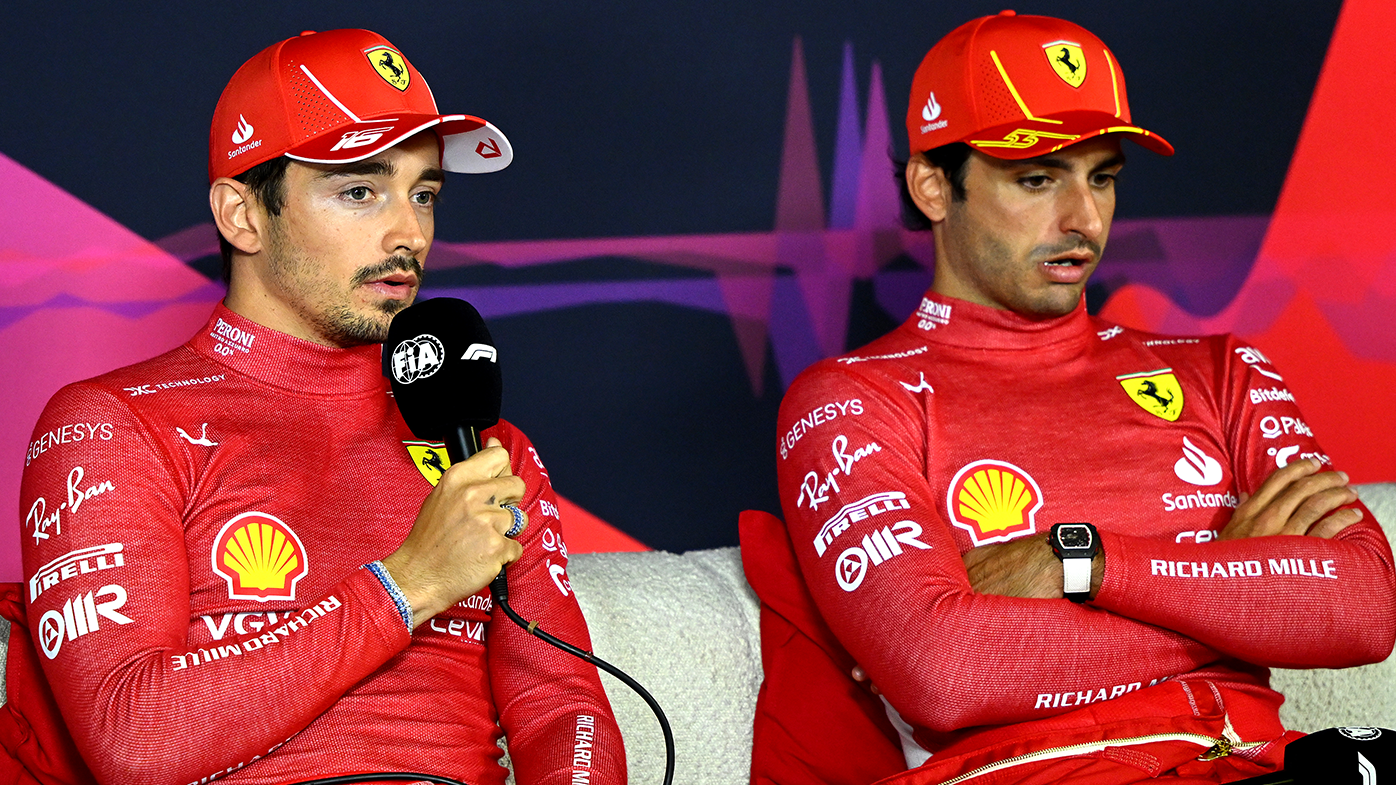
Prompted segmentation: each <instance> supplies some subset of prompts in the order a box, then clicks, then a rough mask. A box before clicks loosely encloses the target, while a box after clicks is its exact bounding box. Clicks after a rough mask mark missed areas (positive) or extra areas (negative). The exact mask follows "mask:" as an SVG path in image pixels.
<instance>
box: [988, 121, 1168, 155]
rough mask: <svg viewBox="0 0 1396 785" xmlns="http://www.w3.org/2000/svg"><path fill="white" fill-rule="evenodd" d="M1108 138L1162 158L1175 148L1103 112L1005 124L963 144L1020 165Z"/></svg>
mask: <svg viewBox="0 0 1396 785" xmlns="http://www.w3.org/2000/svg"><path fill="white" fill-rule="evenodd" d="M1105 134H1120V135H1122V136H1123V137H1124V138H1126V139H1129V140H1131V141H1133V142H1135V143H1137V144H1139V145H1140V146H1141V147H1144V148H1145V149H1147V150H1152V151H1153V152H1156V153H1158V154H1159V155H1172V154H1173V145H1171V144H1169V143H1168V141H1167V140H1165V139H1164V138H1163V137H1161V136H1159V135H1158V134H1156V133H1153V132H1152V131H1147V130H1145V129H1143V128H1140V127H1139V126H1137V125H1130V124H1129V123H1123V122H1121V121H1120V118H1118V117H1115V116H1114V115H1110V114H1104V113H1101V112H1064V113H1062V114H1059V115H1053V116H1050V117H1045V118H1035V119H1034V120H1020V121H1017V122H1013V123H1005V124H1003V125H999V126H995V127H993V128H989V129H986V130H984V131H980V132H978V133H975V134H971V135H970V136H969V137H968V138H965V139H963V140H962V141H964V142H965V143H967V144H968V145H969V146H970V147H971V148H973V149H975V150H978V151H979V152H981V153H984V154H985V155H990V156H993V157H994V158H1002V159H1005V160H1010V161H1018V160H1022V159H1024V158H1036V157H1038V156H1040V155H1047V154H1048V153H1053V152H1056V151H1057V150H1060V149H1062V148H1064V147H1069V146H1071V145H1074V144H1079V143H1081V142H1084V141H1086V140H1087V139H1093V138H1095V137H1097V136H1104V135H1105Z"/></svg>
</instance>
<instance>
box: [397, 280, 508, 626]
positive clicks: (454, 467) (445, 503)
mask: <svg viewBox="0 0 1396 785" xmlns="http://www.w3.org/2000/svg"><path fill="white" fill-rule="evenodd" d="M383 373H384V375H385V376H387V377H388V379H389V380H390V381H391V383H392V386H393V396H394V398H395V399H396V401H397V405H398V410H399V411H400V412H401V413H402V418H403V420H405V421H406V422H407V426H408V427H409V428H411V429H412V433H413V434H414V435H415V436H417V437H418V438H420V439H425V440H428V441H443V442H445V443H446V451H447V454H448V455H449V456H450V459H451V466H450V467H448V468H447V469H446V471H445V473H444V474H442V476H441V479H440V481H439V482H438V483H437V485H436V487H435V488H434V489H432V492H431V493H430V494H429V495H428V496H427V498H426V501H425V502H423V503H422V508H421V511H420V512H419V513H418V515H417V520H416V521H415V522H414V523H413V525H412V531H411V533H409V534H408V536H407V539H406V540H405V541H404V542H403V544H402V546H401V547H399V548H398V550H397V551H395V552H394V553H393V554H392V555H390V556H388V557H387V558H385V559H383V565H384V566H385V567H386V568H387V569H388V572H389V573H390V574H391V575H392V577H393V579H394V580H395V581H396V582H397V584H398V586H399V588H401V589H402V592H403V594H404V595H405V596H406V597H407V600H408V602H409V603H410V604H411V606H412V611H413V621H414V623H415V624H417V625H421V623H422V622H424V621H426V620H427V619H429V618H431V617H432V616H434V615H435V614H437V613H440V612H441V611H443V610H445V609H446V608H449V607H450V606H451V605H452V604H454V603H455V602H457V601H459V600H460V599H462V598H464V597H467V596H469V595H471V594H474V593H475V592H477V591H479V590H480V589H481V588H483V587H484V586H485V585H486V584H489V583H490V582H491V581H492V580H493V579H495V577H496V576H497V575H499V574H500V573H501V572H502V570H503V567H504V565H505V564H509V563H510V562H513V561H515V560H517V559H518V558H519V556H520V555H521V554H522V552H523V551H522V547H521V546H520V545H519V544H518V543H517V542H514V540H512V539H510V537H512V536H517V535H518V533H519V532H520V531H522V527H523V526H524V525H527V520H528V519H527V515H526V514H525V513H524V512H523V511H521V510H519V509H518V507H517V506H516V505H517V504H518V503H519V502H520V501H521V500H522V499H523V496H524V492H525V488H524V483H523V480H521V479H519V478H517V477H515V476H514V474H513V472H512V471H511V469H510V463H509V454H508V453H507V452H506V451H505V450H504V448H503V447H502V446H501V445H500V443H499V440H497V439H490V440H489V443H488V444H486V445H485V447H484V449H481V448H480V447H481V445H480V436H479V435H480V432H481V431H483V430H484V429H486V428H489V427H491V426H493V425H494V424H496V423H497V422H499V405H500V399H501V395H502V387H503V385H502V382H501V376H500V373H499V364H498V362H497V358H496V351H495V348H494V340H493V338H491V337H490V333H489V329H488V328H487V327H486V326H485V322H484V320H483V319H482V318H480V314H479V312H477V311H476V310H475V309H474V308H473V307H471V305H470V304H469V303H467V302H465V301H463V300H455V299H449V298H437V299H433V300H425V301H423V302H420V303H417V304H416V305H413V306H411V307H409V308H407V309H405V310H403V311H402V312H400V313H399V314H398V315H397V316H395V317H394V318H393V323H392V326H391V327H390V328H389V330H388V340H387V342H386V343H384V345H383ZM505 505H509V506H507V507H506V506H505ZM506 535H508V536H506Z"/></svg>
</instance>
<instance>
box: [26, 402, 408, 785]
mask: <svg viewBox="0 0 1396 785" xmlns="http://www.w3.org/2000/svg"><path fill="white" fill-rule="evenodd" d="M74 423H89V424H90V423H102V424H103V426H105V427H103V426H98V427H97V428H95V429H93V428H88V427H87V426H74V425H73V424H74ZM72 427H85V428H87V430H88V433H87V438H83V439H82V440H81V441H74V442H73V443H71V444H64V445H63V446H62V447H61V449H55V450H51V451H50V452H49V454H45V455H38V456H32V455H31V456H30V461H29V463H28V465H27V466H26V468H25V472H24V478H23V481H22V483H21V491H20V518H21V522H22V532H21V537H22V541H23V560H24V573H25V576H26V579H27V580H28V582H27V585H26V596H27V599H28V602H29V618H30V619H33V620H36V622H37V623H36V625H35V629H36V631H37V632H36V637H37V639H38V641H39V649H40V654H41V657H40V661H41V663H42V666H43V669H44V674H45V676H46V677H47V679H48V682H49V684H50V685H51V686H52V688H53V692H54V697H55V698H56V699H57V702H58V705H59V708H60V710H61V712H62V714H63V718H64V720H65V722H66V723H67V725H68V729H69V730H70V731H71V733H72V735H73V739H74V740H75V741H76V743H77V747H78V749H79V750H80V751H81V753H82V755H83V758H84V759H85V760H86V761H87V764H88V766H89V767H91V769H92V772H93V774H94V775H95V776H96V778H97V780H98V781H100V782H120V783H127V784H129V783H135V784H140V785H144V784H145V783H151V784H154V783H173V784H174V785H185V783H190V782H200V781H203V780H204V779H205V778H208V777H211V776H214V775H217V774H222V773H224V772H226V771H231V770H233V769H236V768H240V767H241V766H243V765H245V764H247V763H249V762H251V761H253V760H255V759H257V758H258V757H260V756H263V755H266V754H267V752H268V751H270V750H272V749H274V748H275V747H277V746H279V745H280V744H281V743H283V742H284V741H285V740H286V739H288V738H290V737H291V736H292V735H294V734H295V733H297V732H299V731H300V730H302V729H303V728H305V727H306V726H307V725H308V724H309V723H310V722H311V721H312V720H313V719H315V717H316V716H317V715H319V714H320V713H322V712H323V711H324V710H325V709H326V708H328V707H329V706H330V705H331V704H332V703H334V702H335V701H336V700H337V699H338V698H339V697H340V696H341V695H342V694H343V693H344V692H345V691H346V690H348V689H349V688H350V687H352V686H353V685H354V684H356V683H357V682H359V681H360V680H362V679H363V678H364V677H365V676H367V675H369V674H370V673H372V672H373V671H374V670H375V669H377V668H378V667H379V666H380V665H382V664H383V663H384V662H385V661H387V660H388V659H389V658H390V657H391V656H393V655H394V654H396V653H397V652H399V651H400V650H402V649H403V648H404V647H406V646H407V644H408V642H409V640H410V636H409V635H408V632H407V628H406V625H404V624H403V623H402V620H401V618H400V617H399V616H398V614H397V611H396V609H395V608H394V607H393V604H392V601H391V599H389V598H388V595H387V593H386V592H384V591H383V588H382V586H381V584H379V583H378V580H377V579H376V578H375V577H374V576H373V575H372V574H371V573H369V572H368V571H367V570H356V571H355V572H354V573H352V574H351V575H349V576H348V577H346V578H345V579H344V580H342V581H340V582H339V583H338V584H336V585H335V586H334V587H333V588H332V589H330V591H329V592H328V593H326V594H325V595H324V596H322V597H318V598H308V600H309V601H308V602H307V603H306V605H305V610H304V611H303V612H301V613H299V614H296V615H293V616H292V615H288V616H286V617H284V618H283V621H282V623H281V624H280V625H279V626H275V627H269V628H266V629H264V630H261V631H260V632H259V633H249V634H247V635H244V636H241V637H237V638H231V639H228V640H226V641H222V642H220V643H219V644H218V645H216V646H209V647H207V648H201V649H190V647H189V644H188V642H187V636H188V631H189V623H190V615H191V611H190V594H189V592H190V581H189V568H190V563H189V554H188V551H187V549H186V546H185V539H184V529H183V525H182V523H181V521H182V519H183V516H184V513H185V505H186V501H187V500H188V499H190V498H192V496H193V494H192V493H191V489H190V488H188V487H185V486H186V485H187V484H188V480H187V479H185V478H182V477H181V476H180V473H179V472H178V471H176V469H175V464H174V460H173V459H172V457H171V456H170V455H169V454H168V453H166V452H165V450H164V449H163V448H162V447H161V446H160V444H159V443H158V442H157V441H156V440H155V439H153V438H151V436H150V434H149V432H148V431H147V430H146V428H145V426H144V425H143V423H142V421H141V418H140V417H139V416H138V415H137V414H136V413H134V412H133V411H132V410H131V409H130V408H129V407H127V406H126V405H125V404H124V403H122V402H121V401H120V400H119V399H117V398H115V397H113V396H112V395H111V394H110V393H108V392H106V391H103V390H101V389H99V388H96V387H94V386H90V385H85V384H77V385H71V386H69V387H67V388H64V389H63V390H61V391H60V392H59V393H58V394H57V395H55V396H54V398H53V399H52V400H51V401H50V402H49V404H48V407H47V408H46V409H45V410H44V413H43V415H42V416H41V417H40V419H39V422H38V425H37V426H36V427H35V431H34V433H35V435H36V436H38V435H40V434H46V433H49V432H51V431H54V430H57V429H63V428H72ZM346 641H353V642H354V645H352V646H346V645H345V642H346ZM230 728H235V729H237V732H236V733H230V732H229V729H230ZM176 740H177V741H176Z"/></svg>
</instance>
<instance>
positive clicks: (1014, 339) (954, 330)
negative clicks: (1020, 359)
mask: <svg viewBox="0 0 1396 785" xmlns="http://www.w3.org/2000/svg"><path fill="white" fill-rule="evenodd" d="M903 328H905V329H909V330H912V331H914V332H916V333H917V335H919V336H921V337H923V338H925V340H928V341H933V342H935V343H941V344H948V345H951V346H963V347H969V348H979V349H1010V350H1011V349H1040V348H1042V347H1045V346H1050V345H1052V344H1058V343H1063V342H1067V341H1081V340H1083V339H1085V338H1087V337H1094V335H1095V331H1096V328H1097V325H1096V324H1095V323H1094V322H1093V321H1092V320H1091V317H1090V315H1089V314H1087V313H1086V299H1085V298H1084V297H1083V298H1081V302H1079V303H1077V304H1076V308H1075V310H1073V311H1072V312H1071V313H1069V314H1067V315H1065V316H1060V317H1057V318H1055V319H1031V318H1028V317H1026V316H1022V315H1020V314H1018V313H1016V312H1014V311H1007V310H1001V309H998V308H990V307H989V306H987V305H977V304H975V303H971V302H968V301H966V300H957V299H955V298H954V297H946V296H945V295H942V294H937V293H935V292H934V291H930V290H927V291H926V294H925V296H924V297H922V298H921V305H920V307H918V308H917V309H916V312H915V313H913V314H912V315H911V317H910V318H908V319H907V320H906V322H904V323H903Z"/></svg>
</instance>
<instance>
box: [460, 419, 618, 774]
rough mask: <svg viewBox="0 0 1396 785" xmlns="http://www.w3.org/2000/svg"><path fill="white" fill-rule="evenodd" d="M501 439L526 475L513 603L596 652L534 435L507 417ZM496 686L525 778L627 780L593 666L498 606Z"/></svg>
mask: <svg viewBox="0 0 1396 785" xmlns="http://www.w3.org/2000/svg"><path fill="white" fill-rule="evenodd" d="M486 435H487V436H497V437H499V439H500V441H501V442H503V443H504V447H505V449H507V450H508V451H509V455H510V458H511V460H512V463H513V471H514V474H515V475H516V476H518V477H520V478H522V479H523V480H524V484H525V485H526V487H527V489H528V490H527V495H526V496H525V497H524V500H523V501H522V502H521V505H522V506H523V509H524V510H525V511H526V512H527V513H528V521H529V524H528V528H527V529H525V530H524V533H523V534H522V535H520V537H519V542H520V544H522V545H523V555H522V556H521V557H519V560H518V561H516V562H514V563H513V564H510V565H509V567H508V568H507V573H508V577H509V604H510V605H511V606H512V607H513V608H514V610H515V611H516V612H517V613H518V614H519V615H520V616H522V617H523V618H524V619H527V620H529V621H537V622H538V623H539V625H540V626H541V627H542V629H544V630H546V631H547V632H548V633H550V634H552V635H554V636H556V637H558V638H561V639H562V640H564V641H566V642H568V643H570V644H572V645H574V646H577V647H578V648H581V649H583V650H586V651H590V650H591V637H590V635H588V633H587V625H586V619H584V618H583V617H582V610H581V608H580V607H579V606H578V605H577V599H576V597H575V596H574V595H573V593H572V586H571V583H570V582H569V581H568V579H567V546H566V544H565V543H564V542H563V538H562V523H561V521H560V520H559V519H558V508H557V496H556V494H554V492H553V487H552V481H551V480H550V478H549V477H548V471H547V469H546V468H545V467H544V465H543V461H542V460H541V459H540V458H539V457H538V451H537V450H535V449H534V447H533V445H532V444H531V443H530V442H529V440H528V438H527V437H526V436H524V435H523V433H521V432H520V431H518V430H517V429H515V428H513V427H512V426H510V425H508V424H507V423H501V426H500V427H499V428H497V429H495V430H494V431H489V432H486ZM487 630H488V632H487V635H488V646H487V647H486V652H487V656H488V658H489V673H490V687H491V690H492V691H493V694H494V701H495V707H496V708H497V709H498V711H499V722H500V726H501V727H503V729H504V733H505V735H506V736H507V737H508V739H509V757H510V759H511V760H512V761H513V764H514V775H515V778H516V780H517V781H518V783H519V785H570V784H571V783H573V782H579V781H581V782H591V783H617V784H619V783H624V782H625V781H626V761H625V744H624V741H623V740H622V739H621V735H620V728H619V727H618V726H617V725H616V720H615V715H614V714H613V713H612V711H611V704H610V701H609V700H607V698H606V691H605V689H603V688H602V686H601V679H600V677H599V676H598V675H597V672H596V667H595V666H593V665H591V664H589V663H587V662H584V661H583V660H581V659H578V658H577V657H573V656H572V655H570V654H567V653H566V652H563V651H562V650H560V649H557V648H555V647H553V646H552V645H550V644H548V643H545V642H544V641H542V640H541V639H539V638H536V637H534V636H532V635H529V634H528V633H527V632H525V631H524V630H522V629H520V628H519V626H518V625H516V624H514V622H513V621H511V620H510V619H509V617H508V616H506V615H504V612H503V611H502V610H499V609H498V608H496V609H494V611H493V612H492V613H491V615H490V622H489V625H488V628H487Z"/></svg>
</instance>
